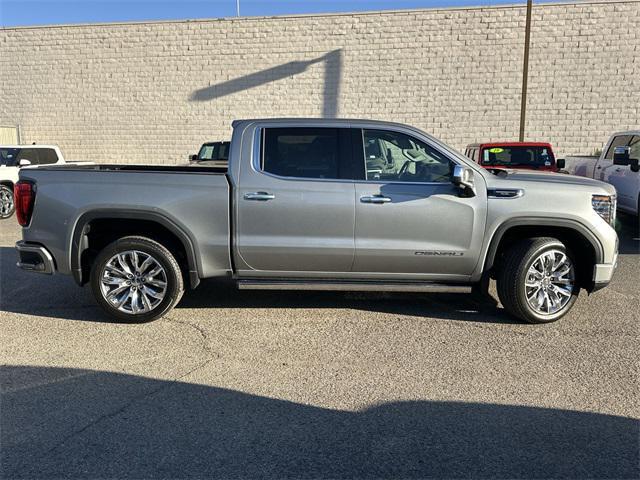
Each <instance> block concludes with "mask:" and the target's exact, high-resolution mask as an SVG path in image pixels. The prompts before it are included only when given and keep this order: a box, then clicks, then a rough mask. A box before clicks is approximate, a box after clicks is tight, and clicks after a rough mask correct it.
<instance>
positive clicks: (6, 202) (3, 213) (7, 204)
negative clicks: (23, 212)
mask: <svg viewBox="0 0 640 480" xmlns="http://www.w3.org/2000/svg"><path fill="white" fill-rule="evenodd" d="M15 211H16V205H15V203H14V201H13V190H11V188H10V187H8V186H7V185H0V219H2V220H4V219H5V218H9V217H11V215H13V213H14V212H15Z"/></svg>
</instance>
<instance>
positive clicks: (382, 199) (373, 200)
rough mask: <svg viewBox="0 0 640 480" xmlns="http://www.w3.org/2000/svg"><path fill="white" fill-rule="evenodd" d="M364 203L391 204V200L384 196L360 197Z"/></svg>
mask: <svg viewBox="0 0 640 480" xmlns="http://www.w3.org/2000/svg"><path fill="white" fill-rule="evenodd" d="M360 201H361V202H362V203H389V202H390V201H391V199H390V198H389V197H384V196H382V195H365V196H364V197H360Z"/></svg>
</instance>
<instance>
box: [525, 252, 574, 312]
mask: <svg viewBox="0 0 640 480" xmlns="http://www.w3.org/2000/svg"><path fill="white" fill-rule="evenodd" d="M574 283H575V269H574V268H573V264H572V263H571V260H570V259H569V257H567V255H566V253H564V252H561V251H560V250H555V249H554V250H548V251H546V252H544V253H542V254H541V255H540V256H539V257H538V258H536V259H535V260H534V261H533V263H532V264H531V266H530V267H529V270H528V271H527V280H526V282H525V294H526V296H527V303H528V304H529V306H530V307H531V308H532V309H533V310H534V311H535V312H537V313H539V314H541V315H552V314H554V313H556V312H558V311H560V310H562V309H563V308H564V307H565V306H566V305H567V304H568V303H569V300H571V296H572V295H573V287H574Z"/></svg>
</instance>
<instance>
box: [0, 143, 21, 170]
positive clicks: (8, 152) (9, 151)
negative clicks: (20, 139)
mask: <svg viewBox="0 0 640 480" xmlns="http://www.w3.org/2000/svg"><path fill="white" fill-rule="evenodd" d="M19 153H20V149H19V148H0V165H6V166H7V167H15V166H16V165H17V164H18V154H19Z"/></svg>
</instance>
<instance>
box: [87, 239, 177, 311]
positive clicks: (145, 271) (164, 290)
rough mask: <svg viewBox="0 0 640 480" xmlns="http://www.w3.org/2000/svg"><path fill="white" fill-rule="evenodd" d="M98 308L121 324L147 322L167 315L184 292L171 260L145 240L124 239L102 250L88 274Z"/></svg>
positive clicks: (153, 244)
mask: <svg viewBox="0 0 640 480" xmlns="http://www.w3.org/2000/svg"><path fill="white" fill-rule="evenodd" d="M91 288H92V290H93V295H94V297H95V299H96V301H97V302H98V304H99V305H100V306H101V307H102V308H103V309H104V310H105V311H106V312H107V313H108V314H109V315H111V316H112V317H114V318H116V319H117V320H120V321H123V322H148V321H151V320H155V319H156V318H159V317H161V316H163V315H165V314H166V313H167V312H169V311H170V310H171V309H172V308H173V307H174V306H175V305H176V304H177V303H178V301H179V300H180V298H181V297H182V293H183V291H184V284H183V280H182V272H181V270H180V266H179V265H178V262H177V261H176V259H175V258H174V256H173V255H172V254H171V252H169V250H167V249H166V248H165V247H164V246H162V245H161V244H160V243H158V242H156V241H154V240H151V239H149V238H145V237H124V238H121V239H119V240H117V241H115V242H113V243H111V244H110V245H108V246H106V247H105V248H104V249H103V250H102V251H101V252H100V253H99V254H98V256H97V258H96V260H95V262H94V264H93V267H92V270H91Z"/></svg>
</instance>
